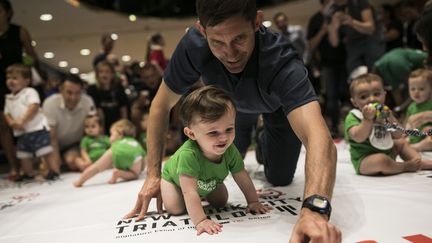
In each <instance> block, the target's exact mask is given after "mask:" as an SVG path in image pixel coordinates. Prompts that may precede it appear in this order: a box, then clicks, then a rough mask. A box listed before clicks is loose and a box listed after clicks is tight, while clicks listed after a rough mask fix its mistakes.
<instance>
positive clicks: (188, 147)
mask: <svg viewBox="0 0 432 243" xmlns="http://www.w3.org/2000/svg"><path fill="white" fill-rule="evenodd" d="M243 169H244V162H243V158H242V156H241V155H240V152H239V151H238V150H237V148H236V147H235V146H234V145H231V146H229V147H228V149H227V150H226V151H225V153H224V154H223V156H222V160H221V161H220V163H215V162H212V161H210V160H208V159H207V158H206V157H204V155H203V153H202V151H201V149H200V148H199V146H198V144H197V143H196V142H195V141H193V140H190V139H189V140H187V141H186V142H185V143H184V144H183V145H182V146H181V147H180V148H179V149H178V150H177V151H176V152H175V153H174V155H173V156H171V158H170V159H169V160H168V161H167V162H166V163H165V165H164V167H163V170H162V178H163V179H165V180H167V181H169V182H171V183H173V184H175V185H177V186H178V187H180V181H179V175H181V174H183V175H188V176H191V177H194V178H196V179H197V180H198V188H197V191H198V194H199V195H200V196H201V197H205V196H207V195H208V194H209V193H210V192H212V191H213V190H214V189H216V186H217V185H218V184H222V183H223V181H224V179H225V178H226V177H227V176H228V173H229V172H231V173H232V174H235V173H238V172H240V171H242V170H243Z"/></svg>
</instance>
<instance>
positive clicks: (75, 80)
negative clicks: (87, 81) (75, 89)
mask: <svg viewBox="0 0 432 243" xmlns="http://www.w3.org/2000/svg"><path fill="white" fill-rule="evenodd" d="M66 81H68V82H71V83H74V84H78V85H79V86H81V87H83V86H84V83H83V81H82V80H81V79H80V78H79V77H78V76H77V75H74V74H67V75H66V76H65V77H64V79H63V81H62V84H64V83H65V82H66Z"/></svg>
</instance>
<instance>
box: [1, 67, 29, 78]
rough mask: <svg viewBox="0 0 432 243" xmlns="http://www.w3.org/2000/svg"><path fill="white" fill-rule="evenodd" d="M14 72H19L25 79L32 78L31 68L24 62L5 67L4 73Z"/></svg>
mask: <svg viewBox="0 0 432 243" xmlns="http://www.w3.org/2000/svg"><path fill="white" fill-rule="evenodd" d="M15 72H17V73H19V74H20V75H21V76H22V77H23V78H25V79H31V78H32V72H31V68H30V67H28V66H26V65H24V64H21V63H15V64H12V65H10V66H8V67H7V68H6V74H11V73H15Z"/></svg>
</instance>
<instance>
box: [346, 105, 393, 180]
mask: <svg viewBox="0 0 432 243" xmlns="http://www.w3.org/2000/svg"><path fill="white" fill-rule="evenodd" d="M354 110H355V109H354ZM354 110H351V111H350V112H349V113H348V115H347V117H346V118H345V123H344V135H345V141H348V144H349V151H350V156H351V162H352V164H353V166H354V169H355V171H356V173H357V174H360V162H361V161H362V160H363V158H364V157H366V156H367V155H370V154H375V153H384V154H386V155H388V156H390V157H392V158H394V157H395V154H394V152H393V148H390V149H387V150H381V149H378V148H375V147H374V146H372V144H371V143H370V141H369V138H368V139H366V140H365V141H363V142H361V143H358V142H356V141H354V140H353V139H351V137H350V136H349V133H348V131H349V129H350V128H352V127H353V126H357V125H359V124H360V123H361V119H360V118H358V117H357V116H356V115H354V113H353V111H354ZM357 111H359V110H357Z"/></svg>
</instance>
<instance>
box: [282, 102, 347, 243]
mask: <svg viewBox="0 0 432 243" xmlns="http://www.w3.org/2000/svg"><path fill="white" fill-rule="evenodd" d="M287 117H288V120H289V122H290V124H291V126H292V128H293V130H294V132H295V133H296V135H297V137H298V138H299V139H300V140H301V142H302V143H303V145H304V146H305V147H306V165H305V177H306V178H305V179H306V183H305V188H304V195H303V198H307V197H309V196H311V195H313V194H318V195H321V196H324V197H326V198H328V199H330V198H331V197H332V193H333V187H334V183H335V177H336V159H337V153H336V147H335V145H334V143H333V141H332V139H331V136H330V133H329V131H328V128H327V126H326V124H325V122H324V119H323V117H322V115H321V110H320V106H319V104H318V102H317V101H313V102H309V103H307V104H305V105H302V106H300V107H298V108H296V109H295V110H293V111H291V112H290V113H289V114H288V116H287ZM305 121H308V122H305ZM327 220H328V219H327V218H326V216H325V215H321V214H319V213H317V212H313V211H311V210H309V209H307V208H302V209H301V212H300V217H299V219H298V221H297V223H296V225H295V227H294V229H293V233H292V236H291V241H290V242H303V240H304V239H306V238H309V239H310V240H311V241H312V242H340V241H341V233H340V231H339V230H338V229H337V228H336V227H335V226H334V225H331V224H330V223H328V222H327Z"/></svg>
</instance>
